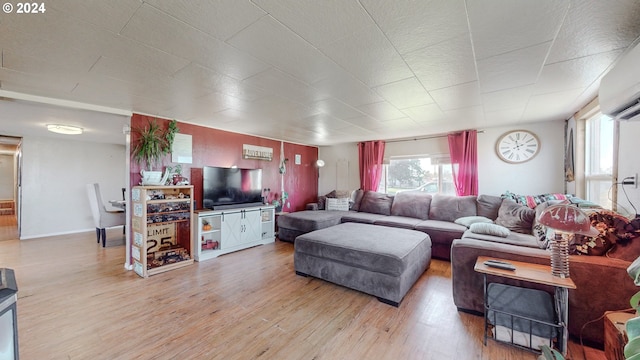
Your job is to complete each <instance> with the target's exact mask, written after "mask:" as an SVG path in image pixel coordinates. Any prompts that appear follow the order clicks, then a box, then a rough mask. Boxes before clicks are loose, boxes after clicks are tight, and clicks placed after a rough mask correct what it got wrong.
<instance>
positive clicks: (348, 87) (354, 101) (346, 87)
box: [311, 71, 384, 107]
mask: <svg viewBox="0 0 640 360" xmlns="http://www.w3.org/2000/svg"><path fill="white" fill-rule="evenodd" d="M311 86H313V87H314V88H316V89H318V90H320V91H321V92H323V93H324V94H331V96H332V97H334V98H336V99H338V100H340V101H342V102H344V103H345V104H348V105H351V106H355V107H357V106H359V105H364V104H371V103H374V102H379V101H383V100H384V99H383V98H382V97H381V96H380V95H378V94H377V93H376V92H375V91H373V90H372V89H371V88H369V87H367V86H366V85H364V84H363V83H362V82H361V81H360V80H358V79H355V78H354V77H353V76H351V75H350V74H349V73H347V72H346V71H336V72H333V73H331V74H329V76H327V77H325V78H323V79H321V80H320V81H318V82H315V83H313V84H311Z"/></svg>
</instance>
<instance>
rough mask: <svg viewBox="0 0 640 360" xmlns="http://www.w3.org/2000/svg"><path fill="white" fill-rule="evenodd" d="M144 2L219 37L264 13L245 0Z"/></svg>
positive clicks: (232, 31) (228, 36)
mask: <svg viewBox="0 0 640 360" xmlns="http://www.w3.org/2000/svg"><path fill="white" fill-rule="evenodd" d="M145 3H148V4H151V5H153V6H154V7H156V8H158V9H160V10H162V11H164V12H166V13H167V14H169V15H171V16H173V17H175V18H177V19H179V20H181V21H183V22H185V23H187V24H189V25H191V26H193V27H195V28H197V29H200V30H202V31H204V32H205V33H207V34H209V35H212V36H214V37H216V38H218V39H220V40H226V39H228V38H230V37H231V36H232V35H233V34H235V33H237V32H238V31H240V30H242V29H244V28H245V27H247V26H248V25H249V24H251V23H253V22H255V21H256V20H258V19H259V18H261V17H262V16H264V15H265V13H264V11H262V10H260V9H259V8H258V7H257V6H255V5H254V4H253V3H252V2H251V1H248V0H216V1H192V0H172V1H164V0H145Z"/></svg>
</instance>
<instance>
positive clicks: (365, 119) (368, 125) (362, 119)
mask: <svg viewBox="0 0 640 360" xmlns="http://www.w3.org/2000/svg"><path fill="white" fill-rule="evenodd" d="M345 121H346V122H348V123H351V124H353V125H355V126H358V127H361V128H364V129H375V128H379V127H381V126H382V122H381V121H378V120H376V119H374V118H372V117H370V116H368V115H363V116H358V117H355V118H351V119H347V120H345Z"/></svg>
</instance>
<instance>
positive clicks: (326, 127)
mask: <svg viewBox="0 0 640 360" xmlns="http://www.w3.org/2000/svg"><path fill="white" fill-rule="evenodd" d="M296 124H297V125H298V126H299V127H301V128H303V129H308V130H313V131H316V132H320V131H323V132H330V131H335V130H342V129H347V128H350V127H352V126H353V124H351V123H349V122H346V121H344V120H340V119H336V118H334V117H332V116H330V115H327V114H316V115H312V116H308V117H306V118H304V119H300V121H297V122H296Z"/></svg>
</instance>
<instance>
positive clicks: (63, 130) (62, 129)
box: [47, 124, 82, 135]
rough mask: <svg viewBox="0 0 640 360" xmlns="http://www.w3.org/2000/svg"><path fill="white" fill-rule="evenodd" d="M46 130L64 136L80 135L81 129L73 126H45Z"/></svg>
mask: <svg viewBox="0 0 640 360" xmlns="http://www.w3.org/2000/svg"><path fill="white" fill-rule="evenodd" d="M47 130H49V131H51V132H54V133H58V134H65V135H80V134H82V128H81V127H77V126H73V125H60V124H47Z"/></svg>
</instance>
